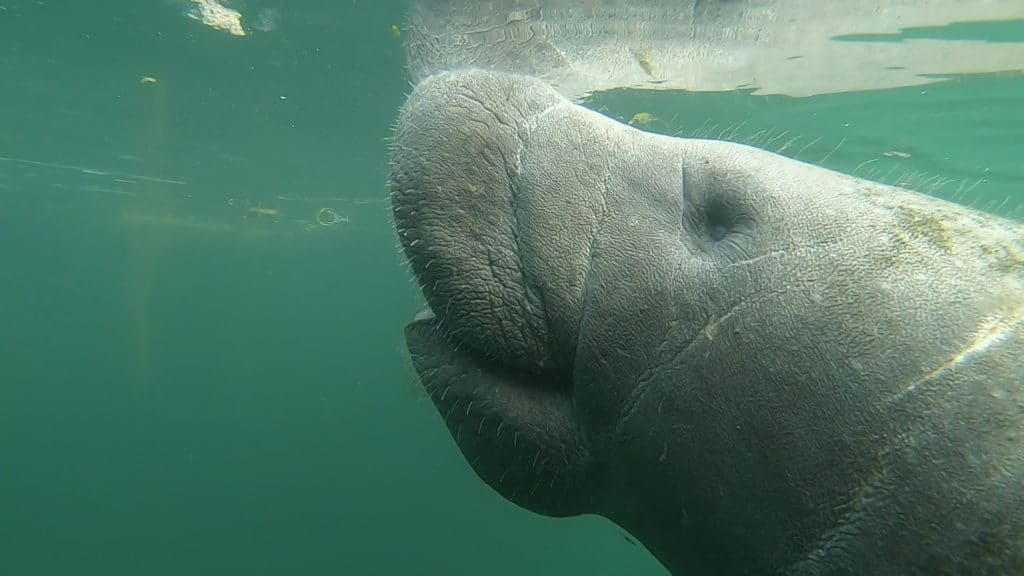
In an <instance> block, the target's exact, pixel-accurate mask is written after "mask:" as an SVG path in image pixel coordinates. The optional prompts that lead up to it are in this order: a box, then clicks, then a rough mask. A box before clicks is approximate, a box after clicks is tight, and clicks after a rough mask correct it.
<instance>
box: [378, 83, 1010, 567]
mask: <svg viewBox="0 0 1024 576" xmlns="http://www.w3.org/2000/svg"><path fill="white" fill-rule="evenodd" d="M395 136H396V138H395V141H394V149H393V157H392V163H391V175H390V179H391V190H392V205H393V211H394V216H395V222H396V228H397V231H398V234H399V237H400V240H401V243H402V246H403V248H404V251H405V254H406V256H407V258H408V260H409V262H410V265H411V268H412V270H413V272H414V273H415V275H416V277H417V278H418V280H419V283H420V285H421V287H422V290H423V293H424V295H425V297H426V300H427V302H428V304H429V305H430V308H431V310H432V311H433V315H432V316H428V317H427V318H424V319H420V320H416V321H413V322H412V323H411V324H409V325H408V327H407V328H406V340H407V345H408V349H409V351H410V354H411V358H412V360H413V363H414V365H415V368H416V370H417V372H418V374H419V376H420V379H421V381H422V383H423V385H424V386H425V387H426V388H427V390H428V391H429V392H430V394H431V398H432V399H433V401H434V403H435V404H436V407H437V410H438V412H439V413H440V415H441V416H442V417H443V418H444V420H445V422H446V423H447V426H448V428H449V430H450V431H451V434H452V436H453V438H454V439H455V441H456V442H457V443H458V446H459V447H460V449H461V450H462V452H463V454H464V455H465V457H466V459H467V460H468V462H469V463H470V464H471V465H472V467H473V469H474V470H475V471H476V473H477V474H478V475H479V476H480V478H481V479H482V480H483V481H485V482H486V483H487V484H489V485H490V486H492V487H493V488H494V489H495V490H497V491H498V492H500V493H501V494H502V495H504V496H505V497H506V498H508V499H510V500H511V501H513V502H515V503H517V504H519V505H521V506H523V507H525V508H528V509H530V510H534V511H536V512H539V513H543V514H548V515H552V516H566V515H574V514H581V513H595V514H600V515H603V516H605V517H607V518H609V519H611V520H613V521H614V522H616V523H618V524H619V525H621V526H622V527H624V528H625V529H627V530H629V531H630V532H631V533H633V534H634V535H635V536H636V537H637V538H638V539H639V540H640V541H641V542H643V543H644V544H645V545H646V546H647V548H648V549H649V550H650V551H651V552H652V553H653V554H654V555H655V556H656V557H657V558H658V559H659V560H660V561H661V562H662V563H663V564H664V565H665V566H666V567H667V568H668V569H669V570H670V571H671V572H672V573H674V574H801V575H803V574H808V575H810V574H829V575H837V574H850V575H853V574H857V575H886V574H900V575H907V574H929V575H934V574H1024V337H1022V325H1024V229H1022V227H1021V226H1020V225H1019V224H1017V223H1013V222H1010V221H1006V220H1001V219H999V218H996V217H993V216H989V215H986V214H982V213H979V212H975V211H972V210H969V209H966V208H963V207H960V206H958V205H954V204H951V203H947V202H944V201H940V200H937V199H934V198H930V197H928V196H924V195H921V194H916V193H913V192H908V191H905V190H901V189H897V188H892V187H888V186H883V185H880V184H876V183H872V182H868V181H865V180H861V179H857V178H853V177H850V176H846V175H843V174H839V173H836V172H832V171H829V170H825V169H822V168H819V167H815V166H811V165H807V164H803V163H801V162H797V161H794V160H790V159H787V158H783V157H780V156H777V155H774V154H770V153H767V152H764V151H761V150H758V149H755V148H750V147H747V146H742V145H738V144H733V143H726V142H717V141H703V140H688V139H678V138H670V137H665V136H658V135H652V134H646V133H643V132H640V131H638V130H635V129H633V128H630V127H628V126H624V125H622V124H620V123H617V122H614V121H612V120H610V119H608V118H605V117H603V116H601V115H600V114H598V113H596V112H593V111H590V110H587V109H585V108H582V107H579V106H576V105H574V104H572V103H570V102H569V101H567V100H565V99H564V98H562V97H561V96H559V95H558V94H556V93H555V92H554V91H553V90H552V89H551V88H549V87H548V86H547V85H545V84H543V83H542V82H540V81H538V80H535V79H531V78H528V77H524V76H513V75H504V74H495V73H487V72H482V71H462V72H454V73H443V74H439V75H436V76H432V77H430V78H428V79H426V80H424V81H423V82H421V83H420V84H419V85H418V86H417V87H416V89H415V90H414V92H413V93H412V95H411V96H410V98H409V100H408V102H407V104H406V105H405V107H404V109H403V110H402V113H401V116H400V119H399V122H398V125H397V129H396V135H395Z"/></svg>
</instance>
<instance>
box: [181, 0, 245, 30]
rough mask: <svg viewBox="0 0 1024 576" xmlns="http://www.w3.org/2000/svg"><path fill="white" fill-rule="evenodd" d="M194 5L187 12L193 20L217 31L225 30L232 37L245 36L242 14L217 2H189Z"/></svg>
mask: <svg viewBox="0 0 1024 576" xmlns="http://www.w3.org/2000/svg"><path fill="white" fill-rule="evenodd" d="M189 2H191V3H192V4H193V5H192V6H189V7H188V9H187V10H185V15H186V16H188V17H189V18H191V19H193V20H198V21H199V22H202V23H203V24H206V25H207V26H209V27H211V28H215V29H217V30H223V31H224V32H227V33H228V34H231V35H232V36H245V28H243V27H242V13H241V12H239V11H238V10H233V9H231V8H228V7H227V6H224V5H223V4H221V3H220V2H218V1H217V0H189Z"/></svg>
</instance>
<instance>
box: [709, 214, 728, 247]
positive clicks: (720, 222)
mask: <svg viewBox="0 0 1024 576" xmlns="http://www.w3.org/2000/svg"><path fill="white" fill-rule="evenodd" d="M707 230H708V236H710V237H711V239H712V240H714V241H715V242H719V241H721V240H724V239H725V237H726V236H728V234H729V224H728V223H727V222H726V221H725V219H723V218H718V217H716V215H715V214H708V219H707Z"/></svg>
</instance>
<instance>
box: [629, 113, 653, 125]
mask: <svg viewBox="0 0 1024 576" xmlns="http://www.w3.org/2000/svg"><path fill="white" fill-rule="evenodd" d="M653 121H654V114H651V113H650V112H637V113H636V114H633V117H632V118H630V119H629V122H628V124H629V125H630V126H632V125H634V124H637V125H640V126H646V125H648V124H650V123H651V122H653Z"/></svg>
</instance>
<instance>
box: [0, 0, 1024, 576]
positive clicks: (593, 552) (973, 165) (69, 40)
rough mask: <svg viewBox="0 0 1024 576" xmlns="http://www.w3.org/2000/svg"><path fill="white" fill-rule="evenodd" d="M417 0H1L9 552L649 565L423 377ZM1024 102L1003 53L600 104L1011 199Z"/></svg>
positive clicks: (616, 567)
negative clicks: (459, 446) (408, 137)
mask: <svg viewBox="0 0 1024 576" xmlns="http://www.w3.org/2000/svg"><path fill="white" fill-rule="evenodd" d="M402 4H403V2H401V1H400V0H390V1H388V2H379V1H377V2H373V1H369V0H358V1H351V0H338V1H336V2H328V1H326V0H320V1H319V2H314V1H312V0H309V1H303V2H299V1H295V2H290V3H287V4H286V5H285V6H286V7H285V8H284V9H283V10H282V19H281V22H280V25H279V27H278V28H277V29H276V30H273V31H271V32H267V33H264V34H253V35H251V36H247V37H244V38H238V37H232V36H230V35H228V34H225V33H223V32H219V31H216V30H212V29H210V28H206V27H203V26H201V25H199V24H198V23H197V22H194V21H192V20H189V19H187V18H185V17H183V15H182V13H181V6H179V5H177V4H175V3H173V2H162V1H155V0H154V1H152V2H142V1H129V0H121V1H114V0H106V1H95V2H57V1H53V2H29V1H27V0H26V1H13V0H6V1H5V0H0V158H2V159H0V264H2V270H0V574H11V575H22V574H26V575H35V574H47V575H48V574H104V575H118V574H132V575H137V574H146V575H161V574H167V575H180V574H248V575H252V574H453V575H454V574H474V575H475V574H487V575H489V576H495V575H505V574H508V575H513V574H515V575H520V574H524V573H534V574H552V575H553V574H662V573H663V570H662V569H661V568H660V567H659V566H658V565H657V564H656V563H655V562H654V561H653V560H652V559H651V558H650V557H649V556H647V554H646V553H645V552H644V551H643V550H642V548H640V547H638V546H637V545H635V544H633V543H632V542H631V541H629V540H627V539H626V538H625V537H624V536H623V535H622V533H621V532H620V531H619V530H618V529H617V528H615V527H614V526H612V525H611V524H610V523H608V522H605V521H603V520H601V519H597V518H576V519H566V520H551V519H546V518H541V517H538V516H535V515H532V514H530V513H527V512H524V511H522V510H519V509H517V508H515V507H514V506H512V505H511V504H508V503H506V502H505V501H503V500H502V499H501V498H500V497H498V496H497V495H495V494H494V493H492V492H491V491H490V490H489V489H487V488H486V487H485V486H484V485H483V484H482V483H481V482H480V481H479V480H477V478H476V477H475V476H474V475H473V473H472V472H471V471H470V469H469V468H468V466H467V465H466V464H465V462H464V461H463V460H462V457H461V455H460V454H459V453H458V452H457V450H456V449H455V447H454V445H453V443H452V442H451V440H450V438H449V437H448V434H447V432H446V430H445V429H444V427H443V426H442V424H441V423H440V420H439V418H438V417H437V416H436V415H435V413H434V410H433V407H432V406H431V405H430V404H429V402H427V401H426V400H425V399H424V398H423V397H422V395H421V394H419V393H418V392H417V390H416V388H415V386H414V383H413V375H412V372H411V369H410V368H409V367H408V365H407V362H406V359H405V358H404V356H403V347H402V341H401V329H402V326H403V325H404V323H405V322H407V321H408V319H409V318H410V317H411V316H412V315H413V314H414V313H415V312H416V311H417V310H418V309H419V308H420V307H421V302H422V301H421V298H420V296H419V294H418V291H417V290H416V288H415V286H414V284H413V283H412V282H411V281H410V278H409V275H408V274H407V273H406V270H405V268H404V267H403V264H402V260H401V258H400V255H399V253H398V250H397V248H396V242H395V238H394V237H393V234H392V231H391V228H390V220H389V214H388V205H387V202H386V200H387V189H386V170H387V145H386V142H385V139H386V137H387V136H388V134H389V129H390V126H391V124H392V122H393V121H394V119H395V116H396V113H397V110H398V107H399V106H400V105H401V103H402V101H403V98H404V95H405V93H406V92H407V91H408V89H409V84H408V79H407V78H406V76H405V73H404V70H403V65H404V59H403V54H402V46H401V41H402V40H401V37H400V36H399V37H396V36H395V35H394V34H393V33H392V26H393V25H395V24H401V22H402ZM1022 26H1024V25H1022ZM1015 30H1016V31H1013V30H1011V33H1010V34H1011V37H1012V38H1014V40H1015V41H1020V39H1021V38H1024V30H1022V29H1021V26H1018V27H1017V28H1016V29H1015ZM1002 33H1005V32H1001V34H1002ZM1018 33H1019V34H1018ZM1013 34H1017V35H1016V36H1013ZM147 78H148V79H152V80H155V82H154V81H151V80H148V79H147ZM1022 103H1024V77H1022V76H1021V74H1019V73H1016V74H1001V75H990V76H984V77H966V78H959V79H956V80H953V81H950V82H947V83H944V84H936V85H931V86H928V87H926V88H921V87H916V88H908V89H904V90H894V91H889V92H884V93H872V94H846V95H836V96H828V97H816V98H809V99H797V100H794V99H789V98H772V97H769V98H761V97H753V96H749V95H745V94H697V95H680V94H674V95H673V94H656V93H651V94H635V93H633V94H626V93H616V94H609V95H601V96H599V97H596V98H595V99H594V100H593V101H592V102H591V103H590V104H591V105H592V106H594V107H597V108H600V109H603V110H605V111H606V112H607V113H608V114H609V115H612V116H616V117H621V118H623V119H626V120H628V119H629V118H631V117H632V116H633V115H634V114H636V113H638V112H645V113H648V114H651V115H652V116H653V120H652V121H651V122H650V123H649V124H648V125H647V126H646V127H647V128H648V129H650V130H654V131H659V132H666V133H674V132H682V133H684V134H697V135H708V136H714V137H723V138H729V139H735V140H750V141H752V142H754V143H757V144H760V145H763V146H764V147H766V148H769V149H773V150H779V149H783V148H784V150H783V153H786V154H789V155H793V156H796V157H798V158H800V159H802V160H806V161H809V162H815V163H821V164H822V165H824V166H827V167H830V168H835V169H838V170H842V171H845V172H849V173H854V174H857V175H861V176H866V177H872V178H876V179H880V180H883V181H886V182H902V183H905V184H907V185H910V186H911V187H916V188H920V189H923V190H926V191H928V192H930V193H934V194H936V195H940V196H943V197H947V198H952V199H956V200H958V201H961V202H964V203H968V204H972V205H975V206H978V207H981V208H986V209H991V210H994V211H997V212H1000V213H1002V214H1005V215H1008V216H1011V217H1016V218H1020V217H1022V215H1024V201H1022V200H1024V197H1022V196H1021V191H1020V189H1019V187H1020V183H1021V182H1022V181H1024V161H1022V158H1024V148H1022V143H1024V106H1022ZM318 215H319V216H320V221H319V222H318V221H317V216H318Z"/></svg>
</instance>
